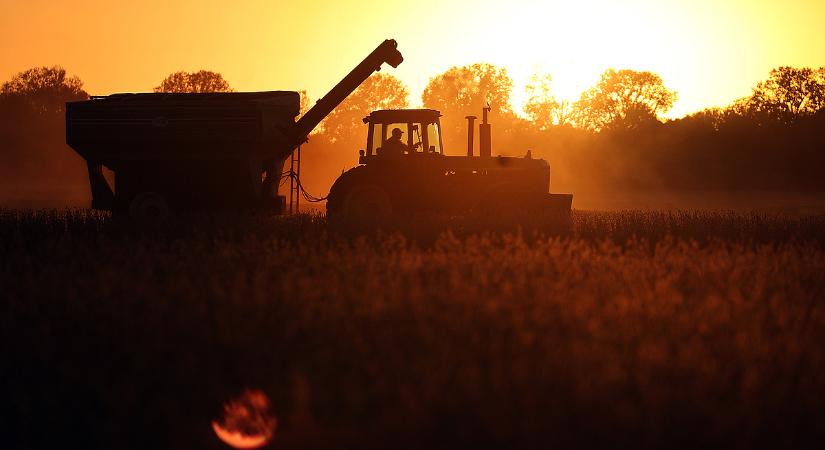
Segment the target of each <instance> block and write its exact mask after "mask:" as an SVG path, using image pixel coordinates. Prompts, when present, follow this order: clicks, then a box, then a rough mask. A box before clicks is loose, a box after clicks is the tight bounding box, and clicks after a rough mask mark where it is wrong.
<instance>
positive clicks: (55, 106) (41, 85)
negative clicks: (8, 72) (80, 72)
mask: <svg viewBox="0 0 825 450" xmlns="http://www.w3.org/2000/svg"><path fill="white" fill-rule="evenodd" d="M0 95H2V96H3V97H6V98H10V97H15V98H19V99H20V100H22V101H24V102H26V103H28V104H29V106H31V107H32V109H34V110H35V111H36V112H37V113H40V114H44V113H60V112H62V111H63V110H64V109H65V104H66V102H68V101H75V100H85V99H87V98H89V94H87V93H86V91H84V90H83V82H82V81H80V78H78V77H76V76H67V75H66V69H64V68H62V67H60V66H52V67H45V66H44V67H34V68H31V69H29V70H26V71H23V72H20V73H18V74H17V75H15V76H14V77H13V78H12V79H11V80H9V81H7V82H5V83H3V87H2V88H0Z"/></svg>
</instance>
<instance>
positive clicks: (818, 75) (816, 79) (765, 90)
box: [746, 66, 825, 123]
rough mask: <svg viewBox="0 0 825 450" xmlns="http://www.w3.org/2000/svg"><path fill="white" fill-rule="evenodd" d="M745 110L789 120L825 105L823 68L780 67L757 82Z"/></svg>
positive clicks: (824, 72)
mask: <svg viewBox="0 0 825 450" xmlns="http://www.w3.org/2000/svg"><path fill="white" fill-rule="evenodd" d="M746 108H747V112H748V113H750V114H752V115H760V114H764V115H766V116H768V117H769V118H771V119H773V120H776V121H779V122H784V123H790V122H793V121H794V120H795V119H796V118H798V117H801V116H807V115H812V114H814V113H816V112H817V111H819V110H821V109H823V108H825V67H820V68H819V69H812V68H807V67H805V68H801V69H797V68H794V67H787V66H785V67H779V68H776V69H773V70H771V73H770V75H769V77H768V79H767V80H765V81H761V82H759V83H758V84H757V85H756V87H755V88H754V90H753V95H752V96H751V97H750V99H749V100H748V102H747V105H746Z"/></svg>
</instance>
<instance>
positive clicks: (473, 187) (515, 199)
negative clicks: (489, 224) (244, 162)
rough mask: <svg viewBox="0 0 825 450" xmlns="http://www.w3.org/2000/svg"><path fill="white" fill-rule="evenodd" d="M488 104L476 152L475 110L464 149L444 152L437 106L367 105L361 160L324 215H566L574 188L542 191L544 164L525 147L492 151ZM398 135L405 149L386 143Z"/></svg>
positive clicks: (355, 218) (341, 181) (363, 218)
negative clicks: (517, 151)
mask: <svg viewBox="0 0 825 450" xmlns="http://www.w3.org/2000/svg"><path fill="white" fill-rule="evenodd" d="M489 111H490V108H489V106H488V107H486V108H484V110H483V122H482V123H481V124H479V137H480V139H479V141H480V145H479V147H480V148H479V155H478V156H474V151H473V134H474V122H475V119H476V117H475V116H467V120H468V144H467V155H466V156H463V155H461V156H448V155H446V154H445V152H444V145H443V141H442V136H441V123H440V117H441V113H440V112H439V111H436V110H433V109H399V110H380V111H373V112H372V113H371V114H370V115H369V116H367V117H365V118H364V123H365V124H367V125H368V130H367V142H366V149H365V150H361V151H360V152H359V153H360V155H359V158H358V163H359V165H358V166H357V167H355V168H353V169H350V170H348V171H347V172H345V173H343V174H342V175H341V176H340V177H339V178H338V179H337V180H336V181H335V183H334V184H333V185H332V188H331V189H330V192H329V196H328V198H327V215H328V216H329V218H330V220H340V221H343V222H353V223H370V222H374V221H381V220H385V219H388V218H392V217H402V216H408V215H409V214H420V213H435V214H447V215H464V214H482V215H496V216H498V217H501V215H502V214H504V215H508V216H513V215H517V214H519V213H527V214H530V213H535V212H537V211H538V212H542V213H544V214H551V215H556V216H566V215H569V213H570V208H571V204H572V201H573V196H572V195H571V194H549V193H548V190H549V187H550V166H549V165H548V164H547V162H546V161H545V160H543V159H534V158H532V156H531V152H527V154H526V155H525V156H524V157H509V156H492V155H491V131H490V129H491V126H490V124H489V123H488V120H487V115H488V112H489ZM399 135H400V136H403V138H402V144H403V146H402V147H401V148H403V149H404V150H403V151H402V152H398V151H391V152H387V151H384V150H385V149H384V148H382V147H385V146H387V145H388V143H389V142H390V140H391V139H392V137H393V136H395V137H396V139H397V136H399ZM395 146H397V144H396V145H394V146H393V147H395Z"/></svg>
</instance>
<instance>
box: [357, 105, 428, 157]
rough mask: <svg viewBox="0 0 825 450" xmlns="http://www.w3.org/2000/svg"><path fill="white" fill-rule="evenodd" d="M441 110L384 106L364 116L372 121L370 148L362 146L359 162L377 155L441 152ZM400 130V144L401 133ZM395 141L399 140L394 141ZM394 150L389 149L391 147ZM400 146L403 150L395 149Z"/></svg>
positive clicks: (406, 155) (370, 124) (400, 155)
mask: <svg viewBox="0 0 825 450" xmlns="http://www.w3.org/2000/svg"><path fill="white" fill-rule="evenodd" d="M440 117H441V113H440V112H438V111H436V110H434V109H384V110H378V111H373V112H372V113H371V114H370V115H369V116H367V117H365V118H364V123H366V124H368V125H369V130H368V131H367V148H366V151H364V150H361V152H360V153H361V157H360V158H359V163H361V164H366V163H367V162H369V161H371V160H374V159H376V158H381V159H383V158H388V157H404V158H406V157H416V156H442V155H443V154H444V146H443V145H442V142H441V123H440V121H439V118H440ZM396 130H399V131H400V143H401V144H403V146H399V145H398V143H397V141H398V139H399V138H398V135H399V131H396ZM393 141H396V142H393ZM390 146H392V147H393V151H389V147H390ZM397 148H401V149H403V151H396V149H397Z"/></svg>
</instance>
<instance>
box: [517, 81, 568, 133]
mask: <svg viewBox="0 0 825 450" xmlns="http://www.w3.org/2000/svg"><path fill="white" fill-rule="evenodd" d="M552 82H553V78H552V77H551V76H550V75H549V74H544V75H542V74H538V73H535V74H533V76H531V77H530V81H529V83H528V84H527V86H526V87H525V90H526V91H527V103H526V104H525V105H524V112H526V113H527V115H528V117H529V118H530V121H531V122H532V123H533V125H534V126H535V127H537V128H538V129H539V130H541V131H544V130H547V129H549V128H550V127H552V126H554V125H567V124H569V123H571V120H572V105H571V103H570V102H569V101H567V100H557V99H556V97H555V96H553V93H552V89H551V87H552Z"/></svg>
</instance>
